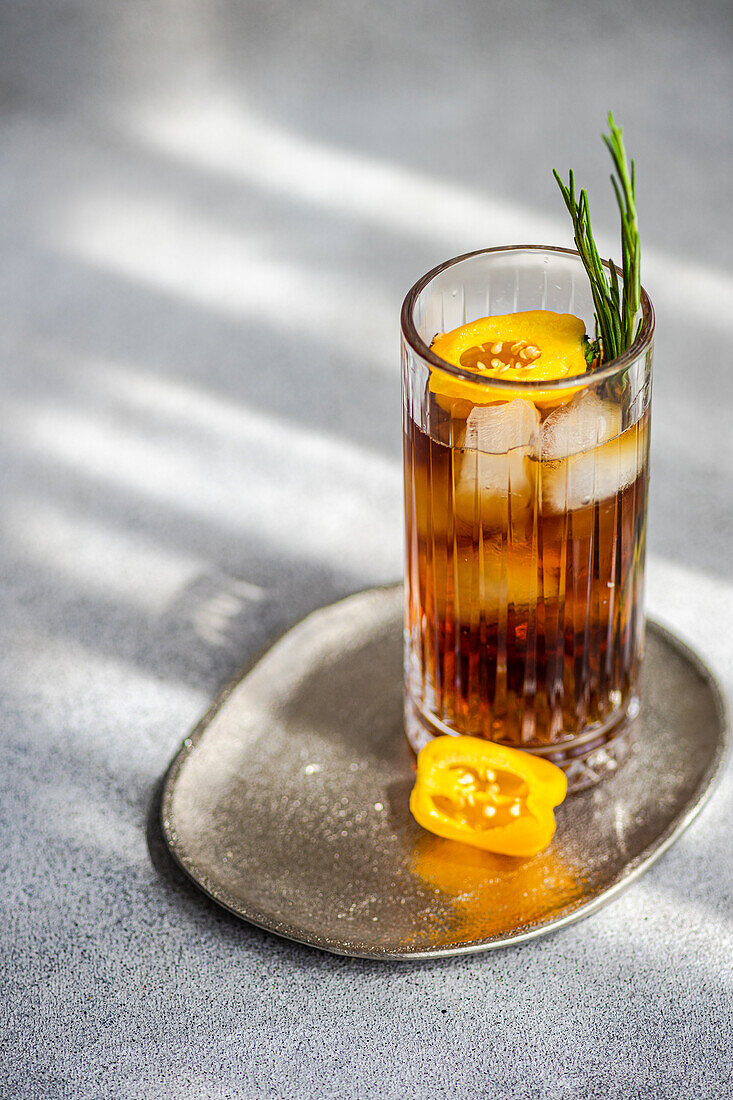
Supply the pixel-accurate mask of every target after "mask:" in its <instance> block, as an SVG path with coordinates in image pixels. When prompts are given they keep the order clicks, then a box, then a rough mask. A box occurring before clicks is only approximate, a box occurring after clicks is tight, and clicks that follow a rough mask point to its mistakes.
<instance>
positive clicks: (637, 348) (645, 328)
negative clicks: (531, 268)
mask: <svg viewBox="0 0 733 1100" xmlns="http://www.w3.org/2000/svg"><path fill="white" fill-rule="evenodd" d="M499 252H556V253H559V254H560V255H563V256H575V257H576V258H577V259H578V260H580V253H579V252H578V251H577V249H574V248H561V247H560V246H558V245H544V244H505V245H498V246H496V247H494V248H477V249H476V250H475V251H474V252H464V253H463V254H462V255H461V256H453V257H452V259H450V260H445V261H444V262H443V263H442V264H438V266H437V267H434V268H432V270H430V271H428V272H427V273H426V274H425V275H423V276H422V277H421V278H420V279H418V281H417V282H416V283H415V285H414V286H413V287H412V288H411V289H410V290H409V291H408V292H407V295H406V296H405V300H404V302H403V303H402V311H401V314H400V318H401V327H402V335H403V337H404V339H405V341H406V342H407V344H408V345H409V347H411V348H412V350H413V351H414V352H415V353H416V354H417V355H419V356H420V358H421V359H423V360H425V361H426V362H427V363H430V364H431V365H432V366H433V367H436V368H437V369H439V370H441V371H443V372H444V373H445V374H451V375H453V377H455V378H460V379H462V380H463V381H465V382H473V383H474V385H479V386H490V387H491V388H492V389H498V390H501V389H506V390H513V391H514V392H515V393H516V391H517V390H523V389H526V390H528V391H536V390H540V389H541V390H543V391H546V390H560V389H565V388H567V385H568V383H572V384H573V385H574V386H577V387H582V386H584V385H585V386H589V385H593V384H594V383H596V382H599V381H602V380H605V379H608V378H612V377H613V376H614V375H615V374H618V373H619V372H620V371H622V370H624V369H625V368H626V367H628V366H629V364H630V363H632V362H633V361H634V360H635V359H638V358H639V357H640V356H641V355H643V354H644V353H645V352H646V351H647V350H648V348H649V347H650V346H651V342H652V338H653V336H654V307H653V305H652V303H651V299H650V297H649V295H648V294H647V292H646V291H645V290H644V287H641V288H640V290H641V328H640V330H639V334H638V336H637V337H636V339H635V340H634V342H633V343H632V344H631V346H630V347H628V348H626V350H625V351H622V352H621V354H620V355H617V356H616V358H615V359H612V360H611V361H610V363H605V364H604V365H603V366H602V367H599V368H598V369H596V370H589V371H585V372H584V373H583V374H569V375H565V376H564V377H562V378H552V379H546V380H543V379H534V380H527V381H521V380H518V379H508V378H494V377H490V376H488V377H487V376H482V375H477V374H475V373H474V372H473V371H469V370H465V369H464V368H463V367H457V366H456V365H455V364H454V363H449V362H448V361H447V359H441V357H440V356H439V355H436V354H435V352H434V351H431V350H430V348H429V347H428V345H427V344H426V343H425V341H424V340H423V339H422V337H421V336H420V335H419V333H418V331H417V329H416V328H415V322H414V320H413V312H414V306H415V302H416V301H417V297H418V295H419V294H420V293H421V292H422V291H423V290H424V289H425V287H426V286H427V285H428V283H430V282H431V281H432V280H433V279H434V278H435V277H436V276H437V275H440V273H441V272H442V271H445V270H446V268H449V267H453V266H454V265H455V264H459V263H461V262H462V261H463V260H470V259H472V258H473V257H474V256H485V255H489V254H493V253H499ZM601 263H602V264H603V266H604V267H605V268H606V269H607V270H609V271H610V270H611V263H610V261H608V260H602V261H601ZM614 267H615V268H616V271H617V272H618V274H619V275H620V276H622V277H623V271H622V270H621V269H620V268H619V267H618V265H617V264H614ZM497 316H499V315H498V314H497ZM466 324H470V322H468V321H467V322H466Z"/></svg>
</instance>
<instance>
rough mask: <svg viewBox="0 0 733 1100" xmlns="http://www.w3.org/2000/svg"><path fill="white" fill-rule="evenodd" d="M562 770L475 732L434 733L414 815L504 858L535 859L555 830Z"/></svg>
mask: <svg viewBox="0 0 733 1100" xmlns="http://www.w3.org/2000/svg"><path fill="white" fill-rule="evenodd" d="M566 793H567V779H566V778H565V774H564V772H562V771H561V770H560V768H557V767H556V766H555V765H554V764H551V763H550V762H549V761H548V760H543V759H542V758H541V757H537V756H532V755H531V754H530V753H527V752H522V751H521V750H519V749H511V748H509V747H508V746H504V745H497V744H495V743H494V742H492V741H483V740H482V739H481V738H478V737H463V736H461V737H452V736H449V735H447V734H446V735H443V736H440V737H436V738H434V739H433V740H432V741H430V742H428V744H427V745H426V746H425V747H424V748H423V749H422V750H421V752H420V754H419V755H418V758H417V780H416V782H415V786H414V787H413V790H412V794H411V795H410V810H411V812H412V815H413V817H414V818H415V820H416V821H417V822H418V824H419V825H422V827H423V828H424V829H428V830H429V831H430V832H432V833H436V834H437V835H438V836H442V837H444V838H445V839H447V840H457V841H460V842H461V843H463V844H472V845H474V846H475V847H477V848H484V849H486V850H487V851H490V852H497V853H500V854H502V855H512V856H532V855H535V854H536V853H537V852H541V851H542V850H543V848H546V847H547V845H548V844H549V843H550V841H551V840H552V837H553V835H554V833H555V815H554V813H553V809H554V807H555V806H559V804H560V803H561V802H562V801H563V799H564V798H565V795H566Z"/></svg>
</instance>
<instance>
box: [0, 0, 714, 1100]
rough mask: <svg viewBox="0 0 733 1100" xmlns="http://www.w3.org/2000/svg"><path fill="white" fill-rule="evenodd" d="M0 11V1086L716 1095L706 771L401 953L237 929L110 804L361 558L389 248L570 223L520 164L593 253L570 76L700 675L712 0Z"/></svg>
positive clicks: (393, 521)
mask: <svg viewBox="0 0 733 1100" xmlns="http://www.w3.org/2000/svg"><path fill="white" fill-rule="evenodd" d="M0 20H1V21H2V26H1V27H0V103H1V105H2V111H1V114H0V233H1V235H2V246H1V248H0V301H1V302H2V323H1V324H0V349H1V354H2V372H1V374H2V398H1V402H2V403H1V404H0V408H1V409H2V432H1V433H0V471H1V476H0V483H1V486H2V512H1V515H2V544H1V552H2V581H3V583H2V611H1V613H0V632H1V633H2V641H1V644H0V690H1V691H2V716H3V718H2V737H3V767H2V769H1V770H0V786H1V788H2V797H1V801H0V821H1V824H2V867H3V888H2V894H1V897H0V904H1V905H2V909H3V921H2V941H3V951H2V984H1V987H0V1005H2V1008H0V1013H2V1016H3V1017H4V1021H5V1023H4V1028H3V1031H4V1039H3V1047H4V1052H3V1062H4V1066H3V1070H2V1084H1V1085H0V1092H2V1095H3V1096H8V1097H13V1098H21V1097H23V1098H25V1097H29V1098H30V1097H43V1098H55V1097H74V1098H80V1100H91V1098H97V1097H100V1098H101V1097H112V1098H120V1100H133V1098H135V1100H137V1098H140V1100H143V1098H144V1100H156V1098H161V1100H162V1098H165V1100H171V1098H174V1097H181V1098H183V1097H195V1098H197V1100H204V1098H205V1100H208V1098H220V1097H226V1098H230V1097H240V1096H241V1097H283V1098H285V1097H288V1098H289V1097H298V1098H300V1097H311V1096H312V1097H352V1096H353V1097H372V1096H382V1097H400V1098H404V1097H410V1098H413V1097H414V1098H423V1097H424V1098H433V1097H451V1098H458V1097H474V1096H491V1097H494V1096H496V1097H550V1098H561V1097H563V1098H564V1097H604V1098H605V1097H617V1096H618V1097H621V1096H623V1097H626V1098H631V1097H647V1096H648V1097H655V1098H664V1097H670V1098H672V1097H674V1098H677V1097H679V1096H682V1095H686V1096H695V1097H710V1098H716V1100H720V1098H722V1097H724V1096H726V1095H730V1094H731V1092H730V1090H731V1080H730V1075H729V1070H730V1066H729V1056H730V1051H729V1041H730V1025H731V1010H730V1005H731V992H733V990H732V988H731V986H732V984H733V983H732V982H731V969H730V963H731V957H732V950H731V949H732V947H733V931H732V928H731V894H732V893H733V889H732V885H733V884H732V881H731V858H730V856H731V851H730V828H731V814H730V811H731V781H730V778H728V780H727V782H725V783H724V785H723V786H722V787H721V789H720V790H719V791H718V793H717V794H716V795H715V797H714V799H713V801H712V802H711V803H710V805H709V806H708V808H707V809H706V810H705V811H704V813H703V815H702V817H701V818H700V819H699V820H698V821H697V823H696V824H695V825H694V826H693V827H692V828H691V830H690V831H689V833H688V834H686V835H685V837H684V838H683V839H682V840H681V841H680V842H679V843H678V844H677V845H676V846H675V848H674V849H673V850H671V851H670V852H669V853H668V854H667V855H666V856H665V857H664V859H663V860H662V861H661V862H660V864H659V865H657V866H656V867H655V868H654V869H653V870H652V871H651V872H650V873H649V874H648V875H647V876H646V877H645V878H644V879H643V880H642V881H640V882H639V883H637V884H636V885H635V886H633V887H632V888H631V889H630V890H629V891H628V892H627V893H626V894H625V895H624V896H623V897H622V898H620V899H619V900H618V901H616V902H615V903H614V904H613V905H612V906H611V907H609V908H607V909H606V910H605V911H603V912H602V913H599V914H598V915H596V916H595V917H593V918H592V919H590V920H588V921H587V922H585V923H583V924H581V925H578V926H576V927H573V928H571V929H568V930H567V931H565V932H563V933H562V934H558V935H556V936H554V937H552V938H550V939H547V940H545V941H540V942H535V943H531V944H529V945H527V946H524V947H521V948H518V949H516V950H510V951H505V952H503V953H499V954H493V955H490V956H485V957H481V958H470V959H462V960H456V961H445V962H440V963H436V964H434V965H414V966H412V965H395V966H383V965H378V964H373V963H369V962H351V961H348V960H345V959H339V958H331V957H329V956H327V955H323V954H319V953H318V952H315V951H310V950H307V949H304V948H300V947H297V946H294V945H291V944H289V943H286V942H283V941H280V940H277V939H275V938H272V937H270V936H268V935H266V934H264V933H262V932H260V931H258V930H256V929H252V928H249V927H247V926H244V925H240V924H239V923H237V922H236V921H235V920H234V919H231V918H230V917H229V916H227V915H226V914H225V913H223V912H220V911H218V910H217V909H216V908H215V907H214V906H212V905H210V904H208V903H207V902H206V900H205V899H204V898H203V897H201V896H199V895H198V894H197V893H196V891H195V890H194V889H193V888H192V887H190V886H189V885H188V884H187V883H186V882H184V881H183V880H182V879H181V877H180V876H179V875H178V874H177V873H176V872H175V871H174V870H173V869H172V868H171V866H170V864H169V862H168V861H167V859H166V857H165V854H164V852H163V850H162V847H161V843H160V840H159V837H158V835H157V833H156V830H155V828H154V826H153V825H152V824H151V821H152V817H153V816H154V810H153V807H154V803H155V797H156V791H157V789H158V784H159V781H160V778H161V776H162V774H163V772H164V769H165V767H166V765H167V762H168V761H169V759H170V757H171V756H172V754H173V752H174V750H175V749H176V747H177V746H178V744H179V742H180V741H181V739H182V738H183V737H184V736H185V734H186V732H187V731H188V729H189V728H190V727H191V726H192V725H193V724H194V722H195V721H196V719H197V718H198V716H199V715H200V714H201V713H202V712H203V711H204V710H205V709H206V707H207V705H208V703H209V701H210V699H211V698H212V696H213V694H214V693H215V692H216V690H217V689H218V688H219V686H220V685H221V684H223V683H224V682H225V681H226V680H227V679H228V678H229V677H230V676H231V675H232V674H233V673H234V671H235V670H236V669H237V667H239V666H240V665H241V664H242V663H244V662H245V661H246V660H247V659H248V658H250V657H251V655H252V654H254V653H255V652H256V651H257V650H258V649H259V648H260V647H261V646H263V645H264V644H265V643H266V642H267V640H268V639H269V638H271V637H272V636H273V635H274V634H275V633H276V632H278V631H279V630H280V629H281V628H283V627H284V626H286V625H287V624H288V623H289V622H291V621H293V620H295V619H296V618H298V617H299V616H301V615H302V614H303V613H304V612H306V611H307V610H309V609H311V608H313V607H315V606H317V605H319V604H321V603H324V602H326V601H330V600H333V599H335V598H337V597H338V596H340V595H342V594H344V593H347V592H349V591H352V590H354V589H358V588H361V587H364V586H366V585H369V584H372V583H376V582H381V581H387V580H390V579H392V578H393V577H395V576H396V575H398V573H399V571H400V564H401V516H400V488H401V486H400V476H401V473H400V450H399V415H398V393H399V379H398V366H397V312H398V307H399V304H400V301H401V298H402V296H403V294H404V292H405V291H406V289H407V288H408V287H409V286H410V284H411V283H412V282H413V281H414V279H415V278H416V277H417V276H418V275H419V274H421V273H422V272H423V271H424V270H426V269H427V268H428V267H430V266H432V265H433V264H434V263H436V262H438V261H439V260H441V259H443V258H445V257H446V256H448V255H452V254H456V253H458V252H461V251H464V250H466V249H469V248H473V247H480V246H482V245H489V244H496V243H511V242H516V241H527V240H534V241H539V242H543V243H544V242H549V243H561V244H565V243H569V242H570V234H569V230H568V225H567V219H566V217H565V216H564V211H563V209H562V208H561V202H560V199H559V195H558V194H557V193H556V191H555V185H554V183H553V181H552V179H551V175H550V171H551V168H552V167H553V166H557V167H558V168H561V169H565V168H566V167H567V166H569V165H573V166H574V167H575V168H576V170H577V171H578V173H579V174H580V175H581V176H582V179H583V180H585V181H587V182H588V185H589V187H590V188H591V189H592V190H591V194H592V199H593V204H594V205H593V209H594V212H595V220H596V224H597V227H598V230H599V235H600V236H601V240H602V243H603V247H604V250H606V251H607V250H609V249H611V248H615V241H616V222H615V216H614V212H613V207H612V202H611V198H610V192H609V189H608V185H607V170H608V165H607V162H606V160H605V154H604V152H603V149H602V146H601V144H600V141H599V139H598V134H599V132H600V129H601V128H602V125H603V120H604V116H605V112H606V110H607V109H608V108H609V107H612V108H613V109H614V111H615V112H616V115H617V118H618V119H619V120H620V121H621V122H623V123H624V124H625V126H626V130H627V137H628V141H629V144H630V146H631V148H632V149H633V151H635V153H636V155H637V160H638V170H639V204H640V208H641V215H642V219H643V239H644V242H645V255H644V282H645V284H646V285H647V287H648V289H649V291H650V293H651V294H652V296H653V298H654V300H655V303H656V306H657V314H658V331H659V337H658V342H657V355H656V368H657V373H656V383H655V386H656V391H655V419H654V444H653V450H654V454H653V461H654V465H653V495H652V505H651V534H650V539H651V542H650V551H651V552H650V561H649V585H648V592H649V607H650V610H651V612H652V613H653V614H655V615H656V616H657V617H659V618H660V619H662V620H663V621H664V622H665V623H667V624H669V625H671V626H672V627H673V628H674V629H676V630H677V631H679V632H680V633H681V634H682V635H683V636H684V637H685V638H686V639H688V640H689V641H691V642H692V643H693V644H694V645H695V646H696V647H697V648H698V649H699V651H700V652H701V653H702V654H703V656H704V657H705V658H706V659H707V660H708V661H709V662H710V664H711V665H712V667H713V668H714V669H715V670H716V671H717V673H718V674H719V675H720V677H721V679H722V680H723V682H724V683H725V684H726V686H727V688H728V689H730V687H731V685H732V684H733V641H732V640H731V627H732V626H733V610H732V608H733V579H732V577H731V566H730V561H731V548H732V542H731V530H732V528H733V494H732V492H731V478H730V459H729V457H727V452H728V448H729V446H730V438H731V432H730V421H729V420H728V417H730V416H731V415H732V414H733V401H732V400H731V397H732V384H731V378H732V377H733V376H732V374H731V365H730V361H729V360H730V343H731V337H732V335H733V274H732V273H731V266H730V250H731V241H732V240H733V235H732V233H731V228H732V227H731V214H730V206H731V204H730V191H731V187H730V180H731V178H732V177H733V150H732V149H731V143H730V124H729V120H730V117H731V115H732V114H733V82H732V79H731V77H732V71H733V64H732V58H733V29H732V25H731V24H732V9H731V5H730V3H729V2H727V0H725V2H715V0H713V2H709V3H702V4H701V3H695V2H693V0H674V2H673V3H669V2H666V3H662V2H661V0H658V2H653V3H647V2H642V3H626V2H621V0H611V2H606V3H601V2H600V0H590V2H588V0H585V2H580V0H578V2H569V0H560V2H557V3H553V4H549V3H542V2H540V0H531V2H524V0H520V2H513V3H510V2H508V0H506V2H497V0H492V2H489V3H481V2H480V0H473V2H471V3H467V2H465V0H458V2H456V3H452V4H439V3H437V2H433V0H422V2H419V3H418V2H416V0H406V2H404V3H402V4H399V5H395V6H393V5H391V4H387V3H384V2H382V0H372V3H370V4H366V3H364V2H362V0H353V2H351V3H335V2H323V0H320V2H316V0H311V2H310V3H301V4H296V3H294V2H292V0H291V2H286V0H272V2H270V3H264V2H262V3H252V2H249V3H248V2H244V3H240V4H235V3H231V2H225V0H219V2H216V0H199V2H194V0H178V2H177V3H172V2H170V0H169V2H164V0H148V2H146V3H142V2H140V0H129V2H127V3H124V4H112V3H103V2H102V3H96V4H95V3H91V2H89V0H66V2H63V0H61V2H57V3H54V4H52V3H49V2H43V0H39V2H37V3H35V4H28V3H24V2H22V0H8V2H6V3H5V4H4V5H3V8H2V12H1V13H0ZM650 782H653V777H650ZM146 834H147V840H146Z"/></svg>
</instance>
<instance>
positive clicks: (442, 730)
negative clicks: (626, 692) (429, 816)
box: [405, 695, 639, 794]
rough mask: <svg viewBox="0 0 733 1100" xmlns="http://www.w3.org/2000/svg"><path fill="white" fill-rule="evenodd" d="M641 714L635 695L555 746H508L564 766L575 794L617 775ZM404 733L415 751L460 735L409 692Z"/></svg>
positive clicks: (569, 785)
mask: <svg viewBox="0 0 733 1100" xmlns="http://www.w3.org/2000/svg"><path fill="white" fill-rule="evenodd" d="M638 714H639V700H638V698H637V697H636V696H632V698H631V699H630V700H629V702H628V705H627V707H626V709H625V710H624V711H623V712H621V713H620V714H617V715H615V716H614V717H613V719H612V720H611V721H610V722H607V723H605V724H604V725H602V726H597V727H595V728H591V729H588V730H586V731H585V732H584V733H582V734H580V735H579V736H577V737H568V738H566V739H565V740H559V741H557V742H555V743H554V744H552V745H546V744H545V745H535V746H533V745H510V746H508V747H509V748H515V749H521V750H522V752H529V753H532V755H533V756H542V757H544V759H545V760H549V761H551V762H552V763H553V764H556V765H557V766H558V767H559V768H562V770H563V771H564V772H565V775H566V776H567V779H568V793H569V794H572V793H573V792H574V791H582V790H584V789H585V788H586V787H593V786H595V784H596V783H600V781H601V780H602V779H606V778H607V777H608V776H609V775H615V773H616V772H617V771H618V770H619V768H620V767H621V766H622V764H624V762H625V761H626V760H627V759H628V758H629V756H630V755H631V753H632V751H633V746H634V741H635V737H636V731H637V728H638ZM405 733H406V735H407V740H408V742H409V744H410V747H411V748H412V750H413V752H414V753H416V754H417V753H418V752H420V749H422V748H423V747H424V746H425V745H427V743H428V741H432V740H433V738H434V737H441V736H451V737H457V736H458V733H457V731H456V730H452V729H450V728H449V727H448V726H446V725H445V724H444V723H443V722H441V721H440V720H439V719H437V718H436V717H435V716H434V715H429V714H427V713H425V712H424V711H422V710H420V708H419V707H417V706H416V705H415V703H414V701H413V700H412V699H411V698H410V697H409V695H407V696H406V697H405ZM499 743H501V742H499Z"/></svg>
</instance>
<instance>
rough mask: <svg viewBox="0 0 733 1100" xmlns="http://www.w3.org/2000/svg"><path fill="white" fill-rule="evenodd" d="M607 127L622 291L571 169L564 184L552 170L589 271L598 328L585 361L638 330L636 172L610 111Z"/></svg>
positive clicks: (615, 349)
mask: <svg viewBox="0 0 733 1100" xmlns="http://www.w3.org/2000/svg"><path fill="white" fill-rule="evenodd" d="M608 128H609V131H610V133H608V134H603V135H602V137H603V141H604V142H605V144H606V146H607V148H608V151H609V152H610V154H611V158H612V160H613V167H614V174H612V175H611V183H612V185H613V191H614V194H615V196H616V202H617V203H618V208H619V212H620V214H621V256H622V263H621V267H622V271H623V294H622V293H621V290H620V287H619V279H618V273H617V271H616V266H615V264H614V263H613V261H609V265H610V271H607V269H606V268H605V267H604V266H603V264H602V263H601V257H600V256H599V254H598V249H597V248H596V243H595V241H594V240H593V230H592V229H591V223H590V208H589V205H588V192H587V191H585V190H583V191H581V192H580V195H579V196H578V197H577V198H576V195H575V175H574V173H573V172H572V171H570V173H569V178H568V183H567V185H566V184H565V183H563V181H562V179H561V178H560V176H559V175H558V173H557V171H555V170H554V169H553V175H554V177H555V179H556V180H557V183H558V186H559V188H560V191H561V192H562V197H563V199H564V200H565V205H566V206H567V208H568V211H569V213H570V217H571V218H572V221H573V232H574V236H575V245H576V247H577V249H578V252H579V253H580V258H581V260H582V261H583V266H584V267H585V270H586V272H587V273H588V278H589V279H590V287H591V293H592V295H593V305H594V307H595V321H596V331H595V337H594V339H593V340H589V341H588V343H587V347H586V360H587V361H588V363H589V365H590V364H592V363H594V362H601V363H604V362H609V361H610V360H611V359H615V358H616V356H618V355H620V354H621V352H622V351H625V350H626V348H628V347H630V346H631V344H633V342H634V340H635V339H636V337H637V336H638V334H639V329H640V328H641V319H640V317H639V313H640V310H641V282H640V279H639V264H640V259H641V249H640V245H639V224H638V221H637V217H636V194H635V188H636V174H635V168H634V162H633V160H632V161H631V166H630V167H629V163H628V161H627V159H626V150H625V149H624V142H623V130H622V129H620V127H618V126H616V124H615V122H614V121H613V115H612V114H611V112H610V111H609V113H608Z"/></svg>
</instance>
